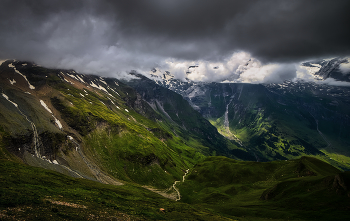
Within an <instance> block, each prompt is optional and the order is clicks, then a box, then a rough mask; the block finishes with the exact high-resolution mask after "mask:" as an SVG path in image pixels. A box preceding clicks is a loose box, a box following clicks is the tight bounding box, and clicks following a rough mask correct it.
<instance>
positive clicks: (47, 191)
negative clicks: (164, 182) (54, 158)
mask: <svg viewBox="0 0 350 221" xmlns="http://www.w3.org/2000/svg"><path fill="white" fill-rule="evenodd" d="M0 169H1V174H0V219H1V220H227V219H226V218H225V217H222V216H220V215H218V214H217V213H215V212H212V211H210V210H208V209H205V208H201V207H196V206H190V205H188V204H184V203H179V202H175V201H172V200H169V199H166V198H164V197H162V196H160V195H158V194H156V193H153V192H151V191H148V190H146V189H144V188H141V187H140V186H138V185H135V184H125V185H122V186H113V185H106V184H101V183H98V182H94V181H89V180H86V179H76V178H72V177H68V176H64V175H62V174H60V173H57V172H53V171H49V170H45V169H42V168H36V167H31V166H27V165H24V164H20V163H15V162H12V161H8V160H0ZM161 208H163V209H164V211H162V210H160V209H161Z"/></svg>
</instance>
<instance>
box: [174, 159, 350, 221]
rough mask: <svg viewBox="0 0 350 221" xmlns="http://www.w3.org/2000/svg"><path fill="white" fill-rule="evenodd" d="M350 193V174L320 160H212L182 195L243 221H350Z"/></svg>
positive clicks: (181, 187) (197, 172)
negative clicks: (264, 219) (299, 220)
mask: <svg viewBox="0 0 350 221" xmlns="http://www.w3.org/2000/svg"><path fill="white" fill-rule="evenodd" d="M349 187H350V173H349V172H340V171H339V170H338V169H336V168H334V167H333V166H331V165H329V164H327V163H325V162H323V161H320V160H317V159H315V158H310V157H302V158H301V159H297V160H289V161H284V160H283V161H272V162H264V163H259V162H243V161H237V160H232V159H228V158H225V157H208V158H206V159H205V160H204V161H203V162H201V163H198V164H197V165H196V166H195V167H194V168H193V169H191V172H190V174H189V175H188V176H187V178H186V181H185V182H184V183H182V184H180V185H179V190H180V192H181V194H182V200H181V201H182V202H185V203H189V204H190V205H197V206H202V207H207V208H211V209H213V210H215V211H217V212H219V213H221V214H225V215H227V216H228V217H230V216H233V217H235V218H237V217H240V219H241V218H242V219H243V220H244V218H243V217H245V218H247V219H250V220H256V219H258V218H261V217H264V218H271V219H286V220H294V219H296V220H297V219H301V220H304V219H305V220H348V219H349V217H350V215H349V209H350V189H349Z"/></svg>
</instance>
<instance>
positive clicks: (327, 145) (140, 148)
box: [0, 58, 350, 220]
mask: <svg viewBox="0 0 350 221" xmlns="http://www.w3.org/2000/svg"><path fill="white" fill-rule="evenodd" d="M347 62H348V59H344V58H335V59H331V60H328V61H312V62H305V63H303V64H302V65H303V66H304V67H306V68H308V69H310V71H313V72H312V73H313V74H314V75H315V77H316V78H318V79H320V80H319V81H320V82H323V81H324V80H326V79H330V78H332V79H337V80H340V81H342V82H345V81H349V74H344V73H343V72H341V71H340V68H341V65H342V64H346V63H347ZM193 68H196V67H195V66H191V67H189V71H190V69H193ZM320 82H318V81H313V82H306V81H302V80H295V81H285V82H283V83H280V84H247V83H204V82H193V81H190V80H186V81H180V80H177V79H175V78H174V77H173V76H172V75H171V73H169V72H166V71H164V72H163V71H160V70H158V69H153V70H152V71H151V72H150V75H149V76H144V75H141V74H138V73H136V72H131V73H130V76H129V79H128V80H125V79H115V78H105V77H100V76H95V75H86V74H82V73H77V72H75V71H74V70H63V69H50V68H45V67H42V66H39V65H36V64H34V63H31V62H23V61H16V60H6V61H3V62H2V63H1V65H0V89H1V92H0V93H1V96H0V168H1V173H0V220H349V219H350V213H349V210H350V172H349V171H348V170H349V169H350V149H349V146H350V137H349V134H350V129H349V125H350V116H349V113H350V87H349V86H335V85H334V84H333V85H330V84H323V83H320ZM343 85H345V84H343Z"/></svg>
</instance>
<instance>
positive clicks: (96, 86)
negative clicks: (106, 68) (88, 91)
mask: <svg viewBox="0 0 350 221" xmlns="http://www.w3.org/2000/svg"><path fill="white" fill-rule="evenodd" d="M90 85H91V87H94V88H97V89H100V90H102V91H104V92H106V93H107V94H108V95H110V96H112V97H113V95H111V94H110V93H109V92H108V91H107V90H106V88H104V87H102V86H101V85H96V84H95V83H94V82H92V81H91V83H90Z"/></svg>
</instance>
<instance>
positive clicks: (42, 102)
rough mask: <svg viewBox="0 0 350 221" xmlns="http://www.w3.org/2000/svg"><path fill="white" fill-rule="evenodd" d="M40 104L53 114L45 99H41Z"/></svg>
mask: <svg viewBox="0 0 350 221" xmlns="http://www.w3.org/2000/svg"><path fill="white" fill-rule="evenodd" d="M40 104H41V105H42V106H43V107H44V108H45V109H46V110H47V111H48V112H50V114H52V111H51V110H50V108H49V107H48V106H47V105H46V103H45V102H44V101H43V100H40Z"/></svg>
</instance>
